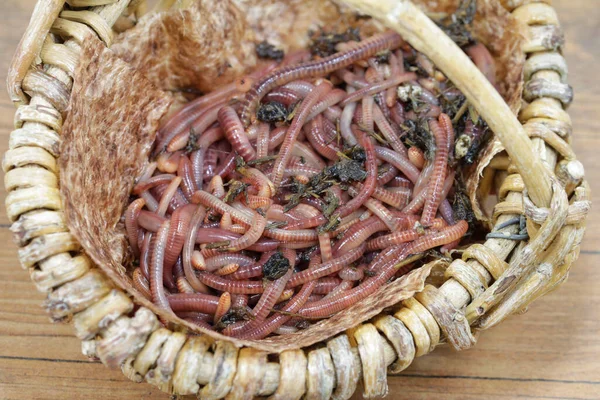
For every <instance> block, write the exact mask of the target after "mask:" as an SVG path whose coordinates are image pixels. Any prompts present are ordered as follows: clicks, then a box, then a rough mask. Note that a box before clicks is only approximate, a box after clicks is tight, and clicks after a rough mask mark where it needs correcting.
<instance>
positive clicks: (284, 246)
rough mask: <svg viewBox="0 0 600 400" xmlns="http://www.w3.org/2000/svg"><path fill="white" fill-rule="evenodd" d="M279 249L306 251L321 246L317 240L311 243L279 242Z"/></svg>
mask: <svg viewBox="0 0 600 400" xmlns="http://www.w3.org/2000/svg"><path fill="white" fill-rule="evenodd" d="M278 243H279V247H280V248H282V249H293V250H298V249H306V248H310V247H312V246H316V245H318V244H319V242H318V241H317V240H311V241H310V242H278Z"/></svg>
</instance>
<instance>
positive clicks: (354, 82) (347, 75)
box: [335, 68, 369, 89]
mask: <svg viewBox="0 0 600 400" xmlns="http://www.w3.org/2000/svg"><path fill="white" fill-rule="evenodd" d="M335 74H336V75H337V76H338V77H339V78H340V79H341V80H343V81H344V82H346V83H347V84H348V85H350V86H351V87H354V88H359V89H360V88H364V87H366V86H368V85H369V83H368V82H367V81H365V80H364V79H363V78H361V77H359V76H357V75H356V74H354V73H353V72H350V71H349V70H348V69H346V68H343V69H340V70H337V71H335ZM347 89H349V88H347Z"/></svg>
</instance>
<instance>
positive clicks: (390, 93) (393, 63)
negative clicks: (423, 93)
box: [385, 52, 404, 108]
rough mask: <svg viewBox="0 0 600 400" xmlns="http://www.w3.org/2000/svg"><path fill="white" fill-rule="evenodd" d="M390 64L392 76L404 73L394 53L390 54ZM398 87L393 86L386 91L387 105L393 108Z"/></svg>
mask: <svg viewBox="0 0 600 400" xmlns="http://www.w3.org/2000/svg"><path fill="white" fill-rule="evenodd" d="M388 62H389V64H390V75H391V76H399V75H401V74H403V73H404V68H402V70H401V69H400V63H399V62H398V58H397V57H396V56H395V55H394V53H391V52H390V55H389V56H388ZM396 98H397V95H396V87H394V86H391V87H389V88H388V89H387V90H386V91H385V104H386V105H387V106H388V107H389V108H392V107H393V106H394V104H395V103H396Z"/></svg>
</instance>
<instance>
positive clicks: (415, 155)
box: [408, 146, 425, 169]
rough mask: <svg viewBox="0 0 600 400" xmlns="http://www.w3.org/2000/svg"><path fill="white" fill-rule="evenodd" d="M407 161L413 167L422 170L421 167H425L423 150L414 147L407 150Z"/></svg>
mask: <svg viewBox="0 0 600 400" xmlns="http://www.w3.org/2000/svg"><path fill="white" fill-rule="evenodd" d="M408 159H409V160H410V162H411V163H413V165H414V166H415V167H417V168H419V169H423V166H424V165H425V155H424V154H423V150H421V149H419V148H418V147H416V146H411V147H410V148H409V149H408Z"/></svg>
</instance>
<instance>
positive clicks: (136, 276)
mask: <svg viewBox="0 0 600 400" xmlns="http://www.w3.org/2000/svg"><path fill="white" fill-rule="evenodd" d="M132 281H133V287H134V288H135V290H137V291H138V292H140V293H141V294H142V296H144V297H145V298H147V299H148V300H152V293H151V292H150V284H149V283H148V281H147V280H146V278H145V277H144V274H143V273H142V271H141V269H140V268H136V269H135V270H134V271H133V274H132Z"/></svg>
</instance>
